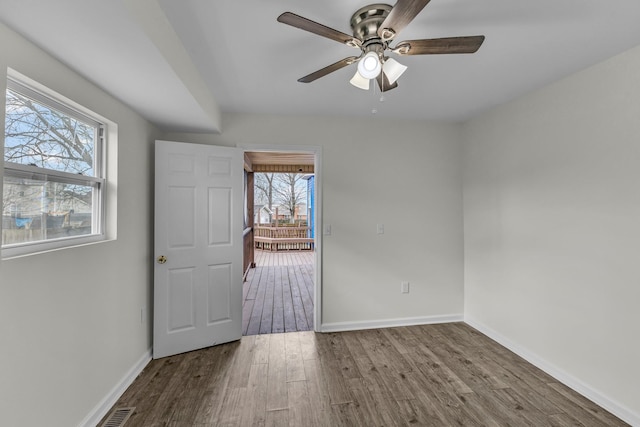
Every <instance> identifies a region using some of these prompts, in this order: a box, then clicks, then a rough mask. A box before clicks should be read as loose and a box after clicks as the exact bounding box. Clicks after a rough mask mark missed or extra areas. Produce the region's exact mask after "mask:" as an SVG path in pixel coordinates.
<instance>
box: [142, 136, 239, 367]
mask: <svg viewBox="0 0 640 427" xmlns="http://www.w3.org/2000/svg"><path fill="white" fill-rule="evenodd" d="M242 157H243V156H242V152H241V150H239V149H237V148H229V147H218V146H211V145H200V144H186V143H180V142H171V141H156V155H155V158H156V160H155V168H156V169H155V178H156V179H155V264H154V265H155V268H154V307H153V310H154V320H153V357H154V358H156V359H157V358H160V357H165V356H170V355H172V354H178V353H183V352H186V351H191V350H196V349H199V348H204V347H209V346H211V345H215V344H221V343H225V342H229V341H234V340H238V339H240V338H241V336H242V226H243V224H242V208H243V206H242V194H243V188H242V186H243V166H242Z"/></svg>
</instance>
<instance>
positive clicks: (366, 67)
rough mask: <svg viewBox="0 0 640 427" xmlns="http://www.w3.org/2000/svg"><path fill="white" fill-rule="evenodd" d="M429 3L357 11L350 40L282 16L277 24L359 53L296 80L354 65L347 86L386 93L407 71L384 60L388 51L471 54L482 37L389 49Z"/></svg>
mask: <svg viewBox="0 0 640 427" xmlns="http://www.w3.org/2000/svg"><path fill="white" fill-rule="evenodd" d="M429 1H430V0H398V1H397V2H396V4H395V6H390V5H388V4H382V3H375V4H371V5H368V6H365V7H362V8H360V9H358V10H357V11H356V12H355V13H354V14H353V16H352V17H351V29H352V30H353V36H350V35H348V34H345V33H343V32H341V31H338V30H334V29H333V28H329V27H327V26H325V25H322V24H319V23H317V22H314V21H311V20H310V19H307V18H304V17H302V16H299V15H296V14H295V13H291V12H285V13H283V14H282V15H280V16H279V17H278V22H282V23H283V24H287V25H291V26H293V27H296V28H300V29H302V30H305V31H309V32H311V33H314V34H317V35H319V36H322V37H326V38H328V39H331V40H335V41H337V42H339V43H343V44H346V45H347V46H350V47H353V48H356V49H359V50H360V51H361V53H360V55H359V56H349V57H347V58H344V59H342V60H340V61H338V62H336V63H334V64H331V65H329V66H327V67H324V68H321V69H320V70H318V71H315V72H313V73H311V74H309V75H306V76H304V77H301V78H299V79H298V81H299V82H302V83H311V82H312V81H314V80H317V79H319V78H320V77H324V76H326V75H327V74H329V73H332V72H334V71H337V70H339V69H341V68H344V67H346V66H347V65H351V64H354V63H356V62H357V63H358V70H357V71H356V74H355V75H354V76H353V78H352V79H351V80H350V83H351V84H352V85H354V86H356V87H358V88H360V89H364V90H369V86H370V82H371V80H372V79H375V80H376V81H377V82H378V86H379V87H380V90H381V91H383V92H385V91H387V90H391V89H394V88H396V87H397V86H398V82H397V80H398V78H399V77H400V76H401V75H402V73H404V72H405V70H406V69H407V67H406V66H404V65H402V64H400V63H399V62H398V61H396V60H394V59H392V58H389V57H388V56H386V52H387V51H390V52H393V53H395V54H397V55H433V54H447V53H474V52H475V51H477V50H478V49H479V48H480V46H481V45H482V42H483V41H484V36H467V37H447V38H438V39H421V40H405V41H401V42H399V43H396V44H395V46H394V47H391V46H390V43H391V42H393V40H394V38H395V37H396V35H397V34H398V33H399V32H400V31H401V30H402V29H403V28H404V27H405V26H407V24H409V23H410V22H411V21H412V20H413V18H415V17H416V16H417V15H418V13H420V11H421V10H422V9H423V8H424V7H425V6H426V5H427V3H429Z"/></svg>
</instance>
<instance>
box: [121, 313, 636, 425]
mask: <svg viewBox="0 0 640 427" xmlns="http://www.w3.org/2000/svg"><path fill="white" fill-rule="evenodd" d="M129 406H135V407H136V410H135V412H134V414H133V415H132V417H131V418H130V419H129V421H127V423H126V427H136V426H144V427H146V426H173V427H187V426H189V427H191V426H229V427H230V426H243V427H244V426H296V427H297V426H304V427H306V426H322V427H330V426H331V427H333V426H366V427H372V426H409V425H411V426H454V425H460V426H535V427H541V426H550V427H555V426H583V427H592V426H593V427H595V426H598V427H600V426H625V425H627V424H625V423H624V422H622V421H621V420H619V419H618V418H616V417H614V416H613V415H611V414H610V413H608V412H607V411H605V410H603V409H602V408H600V407H599V406H597V405H595V404H594V403H592V402H591V401H589V400H587V399H585V398H584V397H582V396H580V395H579V394H577V393H575V392H573V391H572V390H570V389H568V388H567V387H565V386H563V385H562V384H560V383H558V382H557V381H556V380H554V379H553V378H552V377H550V376H548V375H547V374H545V373H544V372H542V371H540V370H539V369H537V368H536V367H534V366H533V365H531V364H529V363H527V362H526V361H525V360H523V359H521V358H520V357H518V356H516V355H515V354H513V353H512V352H510V351H508V350H507V349H505V348H504V347H502V346H500V345H498V344H497V343H495V342H494V341H492V340H490V339H489V338H487V337H485V336H484V335H482V334H480V333H479V332H477V331H476V330H474V329H473V328H471V327H469V326H468V325H466V324H464V323H449V324H441V325H426V326H411V327H401V328H390V329H374V330H366V331H354V332H342V333H327V334H316V333H314V332H311V331H307V332H294V333H288V334H271V335H253V336H246V337H243V338H242V340H240V341H237V342H234V343H229V344H223V345H219V346H216V347H210V348H207V349H204V350H199V351H194V352H190V353H186V354H181V355H177V356H172V357H167V358H164V359H159V360H154V361H152V362H151V363H149V365H148V366H147V367H146V368H145V369H144V371H143V372H142V373H141V374H140V376H139V377H138V378H137V379H136V380H135V382H134V383H133V384H132V385H131V387H129V389H128V390H127V391H126V392H125V393H124V395H123V396H122V398H121V399H120V400H119V401H118V402H117V404H116V407H129Z"/></svg>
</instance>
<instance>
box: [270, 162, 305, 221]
mask: <svg viewBox="0 0 640 427" xmlns="http://www.w3.org/2000/svg"><path fill="white" fill-rule="evenodd" d="M276 183H277V185H276V186H275V192H276V195H277V196H276V197H277V200H278V203H279V204H280V205H282V206H284V207H285V208H286V209H287V210H288V212H289V218H290V222H291V223H294V222H295V217H296V210H297V209H298V208H299V206H300V205H301V204H302V203H305V202H306V200H307V186H306V181H305V180H304V179H303V178H302V175H301V174H299V173H279V174H277V175H276Z"/></svg>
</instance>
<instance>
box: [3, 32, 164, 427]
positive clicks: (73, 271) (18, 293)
mask: <svg viewBox="0 0 640 427" xmlns="http://www.w3.org/2000/svg"><path fill="white" fill-rule="evenodd" d="M7 67H11V68H13V69H15V70H16V71H18V72H20V73H22V74H24V75H26V76H28V77H30V78H32V79H34V80H36V81H38V82H40V83H42V84H44V85H45V86H48V87H49V88H50V89H52V90H54V91H56V92H58V93H60V94H62V95H64V96H66V97H68V98H71V99H73V100H74V101H76V102H78V103H80V104H81V105H84V106H85V107H87V108H89V109H91V110H93V111H95V112H96V113H98V114H100V115H102V116H104V117H106V118H108V119H110V120H112V121H115V122H116V123H117V124H118V130H119V135H118V147H117V148H118V150H117V155H118V165H119V169H118V172H117V181H118V182H119V183H120V185H119V186H118V188H117V208H118V212H117V215H118V229H117V240H114V241H110V242H105V243H100V244H94V245H90V246H84V247H79V248H73V249H65V250H60V251H54V252H50V253H45V254H41V255H33V256H27V257H24V258H19V259H12V260H5V261H2V262H0V340H1V344H0V414H2V422H1V424H2V425H7V426H44V425H47V426H63V427H68V426H73V425H78V424H79V423H80V422H81V421H82V420H83V419H85V417H86V416H87V415H88V414H89V413H90V412H91V411H93V410H94V408H96V406H97V405H99V403H100V401H101V400H102V399H103V398H105V396H108V395H109V393H110V392H111V391H112V389H113V388H114V387H115V386H116V384H117V383H118V382H119V381H120V380H121V379H122V378H123V377H124V376H125V375H126V374H127V372H129V370H130V369H131V368H132V367H133V366H135V365H136V364H137V363H138V362H140V361H141V360H143V358H144V357H145V355H146V354H147V351H148V350H149V348H150V346H151V325H150V320H148V319H147V322H146V323H145V324H142V323H141V321H140V309H141V307H143V306H145V307H147V308H149V307H150V303H151V299H150V295H151V271H152V270H151V267H152V265H151V261H150V260H151V256H152V254H151V240H152V239H151V230H152V219H151V218H152V214H151V208H150V206H151V199H152V191H151V190H150V189H151V188H152V181H151V173H152V172H151V161H152V150H151V146H152V145H151V144H152V141H153V140H154V139H155V138H154V135H153V132H154V131H153V129H152V128H151V127H150V126H149V124H148V123H147V122H146V121H145V120H143V119H142V118H140V116H138V115H137V114H136V113H134V112H133V111H132V110H130V109H129V108H128V107H126V106H125V105H123V104H121V103H120V102H118V101H116V100H115V99H113V98H112V97H111V96H109V95H107V94H106V93H104V92H103V91H101V90H100V89H98V88H97V87H96V86H94V85H92V84H91V83H89V82H87V81H86V80H84V79H83V78H81V77H79V76H78V75H76V74H75V73H74V72H72V71H70V70H69V69H67V68H66V67H65V66H63V65H62V64H60V63H59V62H57V61H55V60H54V59H52V58H51V57H49V56H48V55H47V54H45V53H43V52H42V51H41V50H39V49H38V48H36V47H34V46H33V45H31V44H30V43H28V42H26V41H25V40H24V39H22V38H21V37H20V36H18V35H16V34H15V33H13V32H12V31H10V30H9V29H7V28H6V27H5V26H4V25H2V24H0V70H1V71H0V93H3V94H4V89H5V81H6V69H7ZM2 110H4V108H2ZM3 117H4V116H3V115H1V116H0V119H3ZM2 122H3V123H4V120H2ZM110 148H115V147H110ZM112 206H113V205H112ZM150 311H151V310H149V309H148V310H147V312H150Z"/></svg>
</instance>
